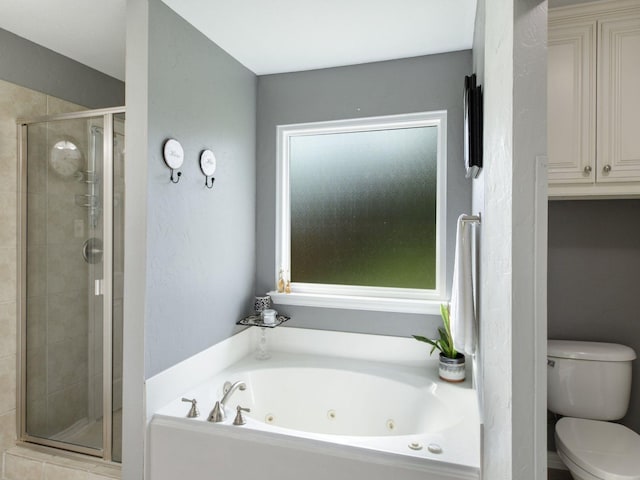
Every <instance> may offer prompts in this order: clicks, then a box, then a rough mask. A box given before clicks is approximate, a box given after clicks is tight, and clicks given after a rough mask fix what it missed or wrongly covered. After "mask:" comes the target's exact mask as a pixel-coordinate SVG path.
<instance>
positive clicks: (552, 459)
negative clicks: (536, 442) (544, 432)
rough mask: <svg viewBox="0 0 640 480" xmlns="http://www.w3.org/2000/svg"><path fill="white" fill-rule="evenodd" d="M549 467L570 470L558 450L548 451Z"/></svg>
mask: <svg viewBox="0 0 640 480" xmlns="http://www.w3.org/2000/svg"><path fill="white" fill-rule="evenodd" d="M547 468H553V469H554V470H569V469H568V468H567V466H566V465H565V464H564V462H563V461H562V460H560V455H558V454H557V453H556V452H547Z"/></svg>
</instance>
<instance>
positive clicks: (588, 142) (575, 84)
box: [547, 0, 640, 197]
mask: <svg viewBox="0 0 640 480" xmlns="http://www.w3.org/2000/svg"><path fill="white" fill-rule="evenodd" d="M548 52H549V58H548V98H547V101H548V104H547V107H548V110H547V112H548V158H549V195H550V196H553V197H576V196H577V197H580V196H582V197H587V196H603V197H613V196H640V80H639V79H640V3H639V2H638V1H637V0H623V1H616V2H611V1H607V2H598V3H591V4H588V5H579V6H574V7H563V8H558V9H553V10H551V11H550V12H549V49H548Z"/></svg>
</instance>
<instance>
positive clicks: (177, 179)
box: [169, 168, 182, 183]
mask: <svg viewBox="0 0 640 480" xmlns="http://www.w3.org/2000/svg"><path fill="white" fill-rule="evenodd" d="M173 172H175V170H174V169H173V168H172V169H171V176H170V177H169V180H171V183H178V182H179V181H180V176H181V175H182V172H178V173H176V178H175V179H174V178H173Z"/></svg>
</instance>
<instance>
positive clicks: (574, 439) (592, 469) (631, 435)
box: [556, 417, 640, 480]
mask: <svg viewBox="0 0 640 480" xmlns="http://www.w3.org/2000/svg"><path fill="white" fill-rule="evenodd" d="M556 444H557V445H556V446H557V448H558V452H559V453H561V454H562V455H564V456H565V457H567V459H568V460H570V462H571V463H574V464H575V465H577V466H578V467H580V468H581V469H582V470H584V471H586V472H588V473H589V474H590V475H592V476H593V477H594V478H598V479H602V480H640V435H638V434H637V433H635V432H633V431H632V430H630V429H628V428H627V427H625V426H624V425H619V424H617V423H610V422H603V421H598V420H587V419H583V418H571V417H564V418H561V419H560V420H559V421H558V423H557V424H556ZM562 455H561V456H562Z"/></svg>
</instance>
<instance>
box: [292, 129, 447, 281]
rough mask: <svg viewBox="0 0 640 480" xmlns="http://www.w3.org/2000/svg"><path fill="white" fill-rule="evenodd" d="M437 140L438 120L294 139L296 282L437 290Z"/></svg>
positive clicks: (293, 184)
mask: <svg viewBox="0 0 640 480" xmlns="http://www.w3.org/2000/svg"><path fill="white" fill-rule="evenodd" d="M437 146H438V127H437V126H425V127H415V128H395V129H387V130H371V131H356V132H343V133H331V134H319V135H300V136H293V137H291V138H290V141H289V162H290V166H289V168H290V173H289V175H290V177H289V181H290V228H291V281H292V282H301V283H320V284H333V285H357V286H369V287H393V288H412V289H427V290H432V289H434V288H435V286H436V187H437Z"/></svg>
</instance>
